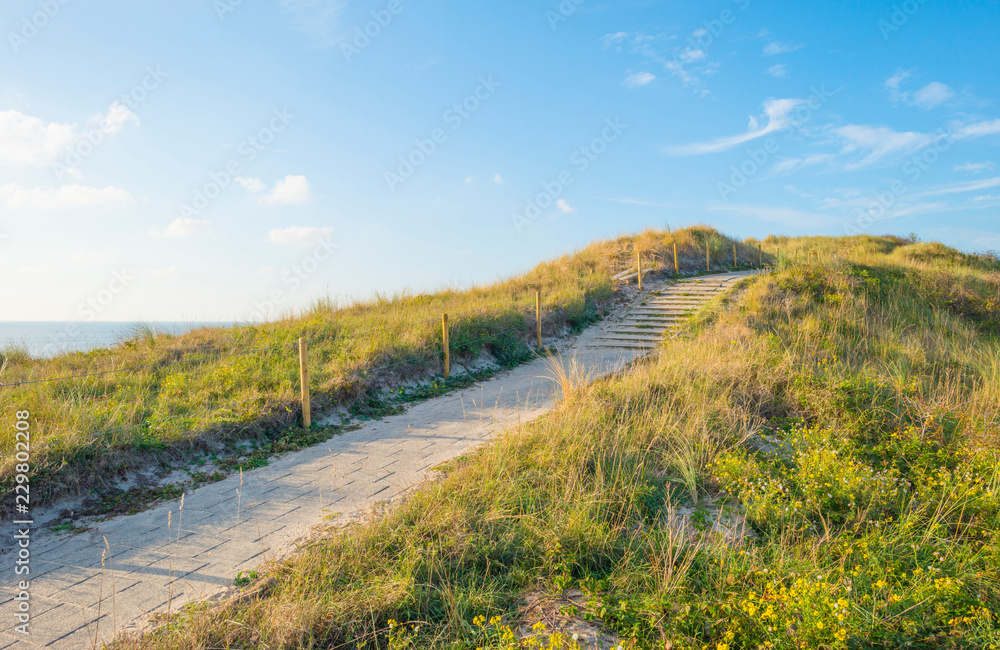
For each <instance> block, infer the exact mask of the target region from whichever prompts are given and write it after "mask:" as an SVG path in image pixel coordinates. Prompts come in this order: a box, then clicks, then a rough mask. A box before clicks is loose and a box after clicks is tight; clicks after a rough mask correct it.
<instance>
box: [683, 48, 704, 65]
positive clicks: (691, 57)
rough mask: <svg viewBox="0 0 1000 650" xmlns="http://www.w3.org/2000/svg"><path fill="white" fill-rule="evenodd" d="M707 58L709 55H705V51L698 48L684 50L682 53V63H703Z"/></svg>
mask: <svg viewBox="0 0 1000 650" xmlns="http://www.w3.org/2000/svg"><path fill="white" fill-rule="evenodd" d="M706 56H708V55H707V54H705V50H700V49H698V48H696V47H688V48H687V49H685V50H683V51H682V52H681V53H680V58H681V61H684V62H685V63H692V62H694V61H701V60H702V59H704V58H705V57H706Z"/></svg>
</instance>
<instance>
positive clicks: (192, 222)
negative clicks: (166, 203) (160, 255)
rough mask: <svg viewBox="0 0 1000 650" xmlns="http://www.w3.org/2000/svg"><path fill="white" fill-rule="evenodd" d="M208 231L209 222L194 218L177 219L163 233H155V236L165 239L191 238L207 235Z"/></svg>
mask: <svg viewBox="0 0 1000 650" xmlns="http://www.w3.org/2000/svg"><path fill="white" fill-rule="evenodd" d="M208 230H209V223H208V222H207V221H202V220H201V219H195V218H193V217H177V218H176V219H174V220H173V221H172V222H171V223H170V225H169V226H167V227H166V229H164V231H163V232H160V233H158V232H155V231H154V232H153V234H154V235H155V236H157V237H164V238H175V237H191V236H192V235H200V234H203V233H207V232H208Z"/></svg>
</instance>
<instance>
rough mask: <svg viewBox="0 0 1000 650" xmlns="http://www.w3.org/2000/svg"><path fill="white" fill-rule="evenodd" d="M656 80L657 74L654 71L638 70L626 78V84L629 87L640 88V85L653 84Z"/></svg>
mask: <svg viewBox="0 0 1000 650" xmlns="http://www.w3.org/2000/svg"><path fill="white" fill-rule="evenodd" d="M655 80H656V75H655V74H653V73H652V72H636V73H635V74H633V75H629V76H628V78H626V79H625V85H626V86H628V87H629V88H638V87H639V86H645V85H648V84H651V83H653V81H655Z"/></svg>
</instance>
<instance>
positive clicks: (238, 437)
mask: <svg viewBox="0 0 1000 650" xmlns="http://www.w3.org/2000/svg"><path fill="white" fill-rule="evenodd" d="M734 243H735V242H733V240H731V239H729V238H726V237H724V236H722V235H721V234H719V233H717V232H716V231H714V230H712V229H710V228H705V227H695V228H689V229H685V230H680V231H674V232H662V231H647V232H644V233H641V234H639V235H637V236H628V237H621V238H618V239H615V240H613V241H607V242H597V243H594V244H592V245H590V246H588V247H586V248H584V249H582V250H579V251H577V252H575V253H572V254H569V255H566V256H563V257H561V258H559V259H556V260H554V261H551V262H547V263H544V264H540V265H539V266H537V267H536V268H534V269H532V270H531V271H529V272H527V273H525V274H523V275H519V276H517V277H513V278H511V279H509V280H505V281H502V282H498V283H495V284H493V285H490V286H485V287H477V288H473V289H470V290H467V291H452V290H449V291H441V292H438V293H433V294H420V295H410V294H402V295H398V296H393V297H377V298H375V299H372V300H369V301H364V302H359V303H356V304H351V305H344V306H340V305H338V304H336V303H335V302H333V301H331V300H322V301H319V302H317V303H316V304H315V305H313V307H312V308H311V309H309V310H307V311H306V312H305V313H301V314H289V315H287V316H285V317H281V318H278V319H277V320H275V321H273V322H268V323H262V324H253V325H246V326H240V327H232V328H228V329H204V330H200V331H196V332H192V333H190V334H186V335H184V336H168V335H163V334H157V333H155V332H154V331H153V330H151V329H150V328H149V327H143V326H138V327H137V328H136V330H135V333H134V336H132V337H131V338H130V339H129V340H127V341H124V342H123V343H122V344H121V345H119V346H117V347H114V348H111V349H102V350H95V351H92V352H87V353H73V354H65V355H61V356H58V357H56V358H53V359H31V358H30V356H29V355H28V353H27V350H26V349H25V348H24V347H23V346H16V345H15V346H10V347H8V348H7V349H5V350H0V401H2V403H3V404H4V412H3V416H2V417H4V418H7V419H11V422H12V421H13V420H12V418H13V416H14V411H15V410H29V411H30V412H31V415H32V445H33V450H32V476H31V487H32V501H33V502H35V503H43V502H46V501H52V500H53V499H55V498H56V497H58V496H60V495H64V494H67V493H70V494H80V493H82V494H88V493H90V492H91V491H94V490H96V491H98V492H99V493H101V494H104V493H107V494H110V495H111V497H112V498H115V499H118V496H117V493H116V492H115V489H114V487H113V485H114V483H115V482H116V481H117V480H118V479H119V478H120V477H122V476H123V475H124V474H125V473H126V472H128V471H129V470H135V469H145V468H149V467H153V468H160V469H161V470H165V469H166V468H165V467H164V465H170V464H171V463H173V461H175V460H177V459H181V460H183V459H190V458H193V457H195V458H198V457H203V456H204V455H206V454H216V455H218V454H223V453H227V451H229V450H232V449H234V448H238V445H236V444H235V443H237V442H241V441H245V440H253V441H256V442H257V443H260V444H261V445H262V446H263V448H267V446H268V445H269V444H270V441H271V440H274V439H275V438H276V437H281V436H284V435H285V434H284V433H283V432H285V431H286V430H287V429H288V428H289V427H294V426H295V425H296V423H297V422H299V421H300V417H301V413H300V409H299V403H298V401H297V396H298V390H299V386H298V356H297V340H298V338H299V337H305V338H307V339H309V355H310V374H311V384H312V390H313V406H314V409H315V410H316V411H317V412H320V411H323V410H328V409H330V408H331V407H334V406H340V407H343V408H345V409H347V410H349V412H350V413H352V414H354V415H361V416H373V415H377V414H378V413H380V412H382V411H380V409H382V408H383V406H384V404H385V399H384V396H383V395H382V393H383V392H385V391H388V390H395V389H397V388H399V387H401V386H405V385H406V384H407V382H412V381H414V380H418V379H423V380H424V384H425V386H424V387H423V388H421V389H419V391H417V392H421V393H422V394H425V396H430V395H433V394H435V393H436V392H438V391H440V390H444V389H446V388H449V387H454V386H455V385H456V384H455V382H454V381H453V382H452V383H451V384H443V383H442V382H440V381H435V382H431V383H429V384H428V383H427V381H428V380H429V379H430V378H432V377H433V376H434V375H435V374H438V376H439V373H440V372H441V369H442V366H441V357H442V354H441V353H442V347H441V314H442V313H444V312H447V313H449V315H450V332H451V334H450V336H451V353H452V362H453V371H454V372H455V373H457V374H461V372H462V366H463V365H469V364H471V363H472V362H474V361H475V360H476V359H477V358H480V357H481V356H482V355H483V354H484V353H488V354H489V355H490V358H491V360H492V361H493V362H494V366H493V367H500V368H504V367H510V366H513V365H516V364H518V363H520V362H521V361H524V360H526V359H528V358H531V357H532V356H533V355H534V354H535V351H534V349H533V345H531V344H530V341H531V340H532V336H531V335H532V333H533V331H534V289H533V288H532V287H533V286H534V285H537V286H540V288H541V291H542V296H543V300H544V303H543V310H544V311H543V314H544V318H545V320H544V323H543V329H544V333H545V336H552V335H554V334H558V333H565V332H572V331H578V330H580V329H581V328H583V327H585V326H586V325H588V324H589V323H591V322H593V321H595V320H597V319H599V318H601V317H602V315H603V314H604V313H606V311H607V310H608V309H609V308H611V306H612V304H613V302H614V299H615V292H614V290H615V283H614V282H613V280H612V276H613V275H614V274H615V273H617V272H619V271H621V270H623V269H626V268H628V267H629V266H630V265H631V264H633V262H634V256H635V252H634V251H635V250H636V248H638V249H639V250H641V251H643V253H644V255H645V257H646V259H647V260H651V259H658V260H659V261H660V269H661V270H662V269H664V262H665V261H669V264H670V267H671V271H672V266H673V244H677V245H678V249H679V261H680V265H681V268H682V270H684V271H686V272H694V271H698V270H701V269H703V268H704V250H705V246H706V245H707V246H709V248H710V249H711V250H712V251H713V254H714V255H715V263H714V267H715V268H729V267H731V266H732V256H731V251H732V245H733V244H734ZM738 250H739V253H740V255H741V257H740V259H739V264H740V265H749V264H750V262H751V261H754V262H759V259H757V253H756V249H755V248H753V247H751V246H748V245H746V244H744V243H739V245H738ZM470 376H472V377H481V375H476V374H472V375H470ZM67 377H68V379H62V378H67ZM459 383H460V382H459ZM404 392H405V391H404ZM327 435H329V433H327ZM13 452H14V440H13V437H12V436H8V437H5V438H3V439H2V440H0V485H2V487H3V492H4V493H6V494H9V493H10V490H11V488H12V485H13V484H12V481H13V476H14V469H15V461H14V457H13V456H14V454H13ZM119 500H120V499H119ZM144 502H145V500H144ZM11 511H12V510H11V508H7V509H5V510H4V514H3V515H0V516H3V517H6V516H7V513H9V512H11Z"/></svg>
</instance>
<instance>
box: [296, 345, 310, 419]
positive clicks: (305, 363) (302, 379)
mask: <svg viewBox="0 0 1000 650" xmlns="http://www.w3.org/2000/svg"><path fill="white" fill-rule="evenodd" d="M299 384H300V385H301V386H302V428H303V429H308V428H309V427H310V425H312V408H311V407H310V404H309V359H308V356H307V354H306V340H305V339H304V338H300V339H299Z"/></svg>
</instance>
